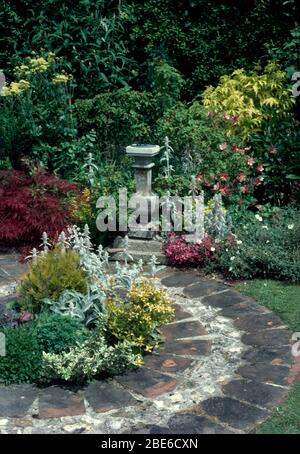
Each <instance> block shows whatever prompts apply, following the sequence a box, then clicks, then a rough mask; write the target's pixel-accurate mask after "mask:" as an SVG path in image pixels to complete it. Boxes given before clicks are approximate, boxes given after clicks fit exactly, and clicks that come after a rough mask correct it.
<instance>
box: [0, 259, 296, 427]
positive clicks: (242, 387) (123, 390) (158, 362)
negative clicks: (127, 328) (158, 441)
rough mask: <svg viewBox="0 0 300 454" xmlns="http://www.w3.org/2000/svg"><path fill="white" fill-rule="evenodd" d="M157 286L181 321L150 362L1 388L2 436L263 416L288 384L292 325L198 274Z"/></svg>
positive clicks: (173, 275)
mask: <svg viewBox="0 0 300 454" xmlns="http://www.w3.org/2000/svg"><path fill="white" fill-rule="evenodd" d="M1 265H2V267H1ZM4 268H5V266H4V262H3V261H2V262H1V256H0V270H1V269H4ZM10 269H11V270H13V269H14V267H13V266H11V267H10ZM6 270H7V268H6ZM3 274H4V275H5V273H3ZM17 274H18V273H17V272H16V271H14V275H13V276H12V280H13V278H15V276H16V275H17ZM5 279H6V281H5ZM8 279H9V278H8V275H7V274H6V275H5V277H4V278H3V277H2V280H1V277H0V288H1V285H2V289H3V288H4V285H7V284H8V282H7V280H8ZM12 280H10V281H9V284H10V283H11V282H12ZM4 281H5V282H4ZM159 285H162V286H164V287H167V288H168V291H169V292H170V294H171V296H172V298H173V300H174V309H175V313H176V317H175V321H173V322H172V323H170V324H169V325H166V326H164V327H162V328H161V333H162V335H163V336H164V338H165V341H164V343H163V344H162V345H161V347H160V348H159V349H158V350H157V351H156V352H155V353H154V354H152V355H148V356H146V357H145V364H144V366H143V367H141V368H140V369H138V370H137V371H130V372H127V373H125V374H124V375H121V376H117V377H114V378H113V379H111V380H108V381H94V382H92V383H90V384H88V385H87V386H85V387H84V388H81V389H74V387H73V388H72V387H70V386H69V387H68V386H66V387H59V386H49V387H46V388H37V387H36V386H34V385H14V386H0V433H133V434H136V433H146V434H158V433H162V434H184V433H186V434H187V433H188V434H202V433H244V432H251V431H253V430H254V429H255V427H256V426H257V425H258V424H259V423H261V422H262V421H263V420H265V419H266V418H267V417H268V416H269V415H270V414H271V411H272V409H274V407H276V406H277V405H278V404H279V403H280V402H281V401H282V400H283V399H284V398H285V396H286V394H287V391H288V389H289V383H290V382H289V376H291V375H290V367H291V364H292V357H291V347H290V338H291V333H290V332H289V331H288V329H287V327H286V326H284V325H283V323H282V321H281V320H280V319H279V318H278V317H277V316H275V315H274V314H273V313H272V312H270V311H269V310H267V309H266V308H264V307H262V306H260V305H259V304H257V303H256V302H255V301H253V300H251V299H249V298H247V297H244V296H242V295H241V294H239V293H237V292H236V291H234V290H232V288H231V287H228V286H226V285H224V284H222V283H219V282H217V281H214V280H204V279H203V278H201V276H200V275H199V274H197V272H194V271H177V270H174V269H171V268H166V269H165V270H164V271H163V272H162V273H160V284H159ZM1 298H2V302H4V301H5V300H6V299H5V297H3V296H2V297H1V294H0V303H1Z"/></svg>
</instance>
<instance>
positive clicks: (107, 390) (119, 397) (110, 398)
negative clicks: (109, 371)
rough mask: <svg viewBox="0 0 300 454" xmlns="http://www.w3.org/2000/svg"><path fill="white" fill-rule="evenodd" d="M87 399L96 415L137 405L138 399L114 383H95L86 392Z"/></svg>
mask: <svg viewBox="0 0 300 454" xmlns="http://www.w3.org/2000/svg"><path fill="white" fill-rule="evenodd" d="M84 394H85V398H86V400H87V401H88V403H89V405H90V406H91V407H92V408H93V410H94V411H95V412H96V413H105V412H107V411H110V410H114V409H117V408H122V407H124V406H130V405H135V404H136V403H137V401H136V399H134V397H133V396H132V395H131V394H130V393H129V392H128V391H126V390H125V389H122V388H120V387H118V386H116V384H114V383H108V382H105V381H95V382H92V383H90V384H89V385H88V387H87V388H86V390H85V393H84Z"/></svg>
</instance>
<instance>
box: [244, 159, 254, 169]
mask: <svg viewBox="0 0 300 454" xmlns="http://www.w3.org/2000/svg"><path fill="white" fill-rule="evenodd" d="M246 163H247V165H248V166H250V167H252V166H253V164H254V163H255V159H254V158H251V157H250V158H248V159H247V161H246Z"/></svg>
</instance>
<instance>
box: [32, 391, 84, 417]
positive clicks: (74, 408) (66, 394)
mask: <svg viewBox="0 0 300 454" xmlns="http://www.w3.org/2000/svg"><path fill="white" fill-rule="evenodd" d="M83 414H85V406H84V400H83V395H82V394H81V393H74V392H72V391H69V390H68V389H65V388H60V387H58V386H50V387H49V388H45V389H43V390H42V391H41V393H40V396H39V418H61V417H62V416H77V415H83Z"/></svg>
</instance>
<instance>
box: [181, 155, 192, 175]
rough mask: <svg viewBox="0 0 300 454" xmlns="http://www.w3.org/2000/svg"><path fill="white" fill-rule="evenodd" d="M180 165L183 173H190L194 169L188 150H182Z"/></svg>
mask: <svg viewBox="0 0 300 454" xmlns="http://www.w3.org/2000/svg"><path fill="white" fill-rule="evenodd" d="M181 165H182V171H183V173H184V175H190V174H191V173H192V172H193V171H194V167H195V166H194V159H193V156H192V155H191V153H190V152H189V150H185V151H184V154H183V157H182V160H181Z"/></svg>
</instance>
